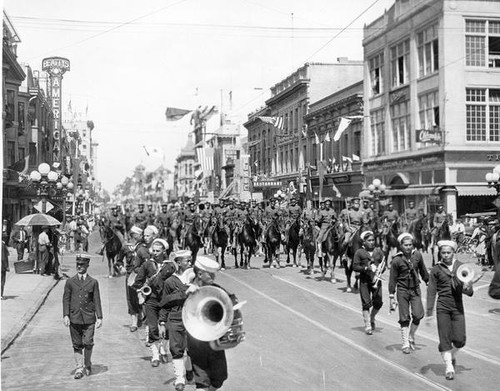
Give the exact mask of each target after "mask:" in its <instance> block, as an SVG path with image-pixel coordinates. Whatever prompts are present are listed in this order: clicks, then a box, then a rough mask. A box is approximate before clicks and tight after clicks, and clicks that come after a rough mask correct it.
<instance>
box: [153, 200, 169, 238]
mask: <svg viewBox="0 0 500 391" xmlns="http://www.w3.org/2000/svg"><path fill="white" fill-rule="evenodd" d="M168 220H169V213H168V204H166V203H163V204H161V212H160V213H158V216H156V218H155V220H154V225H156V227H158V229H159V230H160V237H161V238H165V237H167V232H166V230H167V229H168V226H169V221H168Z"/></svg>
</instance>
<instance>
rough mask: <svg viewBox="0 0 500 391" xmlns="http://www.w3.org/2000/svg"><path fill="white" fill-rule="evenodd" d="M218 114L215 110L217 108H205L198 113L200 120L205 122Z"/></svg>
mask: <svg viewBox="0 0 500 391" xmlns="http://www.w3.org/2000/svg"><path fill="white" fill-rule="evenodd" d="M218 112H219V111H218V110H217V106H212V107H208V106H205V108H204V109H203V110H202V111H201V113H200V118H201V119H203V120H205V121H208V120H209V119H210V118H211V117H212V116H213V115H214V114H216V113H218Z"/></svg>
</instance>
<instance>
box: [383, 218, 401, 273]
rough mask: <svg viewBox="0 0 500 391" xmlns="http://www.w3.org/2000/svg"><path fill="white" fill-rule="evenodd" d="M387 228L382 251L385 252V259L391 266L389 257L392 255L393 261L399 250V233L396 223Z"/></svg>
mask: <svg viewBox="0 0 500 391" xmlns="http://www.w3.org/2000/svg"><path fill="white" fill-rule="evenodd" d="M386 228H387V232H386V233H385V234H383V235H382V251H383V252H384V257H385V260H386V262H387V265H389V255H391V259H392V257H393V256H394V255H395V254H396V251H397V249H398V245H399V243H398V236H399V232H398V225H397V224H396V222H391V223H389V226H388V227H386Z"/></svg>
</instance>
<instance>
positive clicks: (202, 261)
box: [194, 256, 219, 273]
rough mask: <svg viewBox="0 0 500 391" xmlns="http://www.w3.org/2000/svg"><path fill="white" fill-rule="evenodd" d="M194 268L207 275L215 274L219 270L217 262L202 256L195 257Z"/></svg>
mask: <svg viewBox="0 0 500 391" xmlns="http://www.w3.org/2000/svg"><path fill="white" fill-rule="evenodd" d="M194 266H195V267H197V268H198V269H200V270H204V271H206V272H209V273H215V272H216V271H217V270H219V263H218V262H216V261H214V260H213V259H210V258H208V257H204V256H199V257H197V258H196V262H195V263H194Z"/></svg>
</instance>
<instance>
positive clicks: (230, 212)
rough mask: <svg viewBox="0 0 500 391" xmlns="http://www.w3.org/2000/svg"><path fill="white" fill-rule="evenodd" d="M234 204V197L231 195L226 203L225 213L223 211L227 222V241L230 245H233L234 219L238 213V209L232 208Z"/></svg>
mask: <svg viewBox="0 0 500 391" xmlns="http://www.w3.org/2000/svg"><path fill="white" fill-rule="evenodd" d="M235 204H236V199H235V198H233V197H231V198H230V199H229V202H228V204H227V205H226V213H225V218H226V222H227V223H228V226H229V232H230V235H229V237H228V239H229V242H230V243H231V245H233V235H234V229H235V221H236V218H237V215H238V211H237V210H236V209H235V208H234V207H235Z"/></svg>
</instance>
